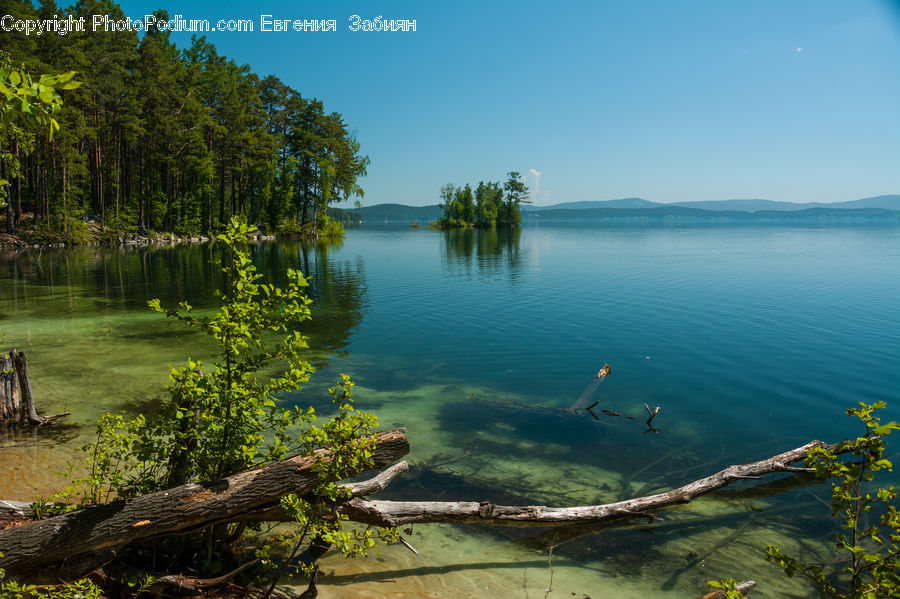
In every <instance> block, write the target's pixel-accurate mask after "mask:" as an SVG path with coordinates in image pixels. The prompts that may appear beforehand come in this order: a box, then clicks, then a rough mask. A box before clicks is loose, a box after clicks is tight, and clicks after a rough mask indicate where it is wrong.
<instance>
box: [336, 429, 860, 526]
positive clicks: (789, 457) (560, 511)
mask: <svg viewBox="0 0 900 599" xmlns="http://www.w3.org/2000/svg"><path fill="white" fill-rule="evenodd" d="M816 447H828V448H829V449H831V450H836V449H837V446H829V445H826V444H825V443H823V442H821V441H812V442H810V443H807V444H806V445H803V446H801V447H798V448H796V449H792V450H790V451H786V452H784V453H781V454H778V455H776V456H773V457H770V458H767V459H765V460H760V461H758V462H753V463H750V464H744V465H735V466H729V467H728V468H725V469H724V470H721V471H719V472H717V473H715V474H713V475H711V476H707V477H705V478H701V479H699V480H695V481H693V482H691V483H688V484H686V485H684V486H682V487H679V488H677V489H673V490H671V491H667V492H665V493H657V494H654V495H647V496H644V497H638V498H635V499H628V500H625V501H617V502H615V503H607V504H604V505H591V506H579V507H547V506H543V505H528V506H514V505H494V504H492V503H488V502H477V501H456V502H446V501H376V500H367V499H362V498H358V497H356V498H353V499H351V500H350V501H348V502H347V503H345V504H343V505H341V507H340V509H341V512H342V513H344V514H345V515H346V516H347V517H348V518H350V519H351V520H354V521H356V522H361V523H363V524H371V525H376V526H401V525H405V524H413V523H420V522H460V523H467V524H489V525H492V526H552V525H557V524H575V523H588V522H602V521H606V520H618V519H626V518H627V519H633V518H647V519H649V520H651V521H652V520H653V519H654V518H655V517H656V514H655V512H656V511H658V510H660V509H662V508H666V507H670V506H674V505H681V504H686V503H690V502H691V500H693V499H694V498H695V497H698V496H699V495H703V494H705V493H709V492H711V491H715V490H717V489H721V488H722V487H725V486H727V485H729V484H731V483H733V482H735V481H739V480H747V479H756V478H759V477H761V476H762V475H764V474H773V473H777V472H788V473H798V472H802V473H808V472H813V470H812V469H811V468H795V467H793V466H790V464H793V463H794V462H799V461H800V460H803V459H805V458H806V454H807V453H808V452H809V450H811V449H813V448H816ZM850 449H851V448H848V449H847V450H848V451H849V450H850Z"/></svg>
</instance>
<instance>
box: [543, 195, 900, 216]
mask: <svg viewBox="0 0 900 599" xmlns="http://www.w3.org/2000/svg"><path fill="white" fill-rule="evenodd" d="M667 206H684V207H686V208H699V209H700V210H713V211H722V210H729V211H730V210H736V211H738V212H757V211H759V210H809V209H810V208H827V209H834V208H848V209H856V208H884V209H885V210H900V195H886V196H876V197H873V198H863V199H861V200H852V201H849V202H832V203H824V202H810V203H807V204H798V203H796V202H776V201H774V200H708V201H703V202H674V203H671V204H663V203H660V202H651V201H649V200H642V199H641V198H622V199H619V200H602V201H596V202H566V203H564V204H554V205H553V206H532V205H526V206H525V210H527V211H530V212H533V211H541V210H586V209H591V208H664V207H667Z"/></svg>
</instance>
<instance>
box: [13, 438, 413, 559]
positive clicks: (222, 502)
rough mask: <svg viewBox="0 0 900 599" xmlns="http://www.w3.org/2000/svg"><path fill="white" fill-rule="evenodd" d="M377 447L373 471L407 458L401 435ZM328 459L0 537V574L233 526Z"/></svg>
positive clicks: (305, 481) (309, 483)
mask: <svg viewBox="0 0 900 599" xmlns="http://www.w3.org/2000/svg"><path fill="white" fill-rule="evenodd" d="M376 443H377V445H376V447H375V449H374V450H373V454H374V462H375V463H374V466H373V467H374V468H379V467H382V466H386V465H387V464H390V463H391V462H395V461H397V460H398V459H399V458H401V457H403V456H404V455H406V453H408V452H409V442H408V441H407V439H406V435H405V434H404V431H402V430H395V431H390V432H386V433H379V434H378V435H376ZM327 455H328V452H327V450H319V451H318V452H317V453H316V456H312V457H295V458H289V459H286V460H281V461H279V462H275V463H273V464H269V465H267V466H265V467H263V468H259V469H257V470H251V471H248V472H241V473H239V474H235V475H234V476H231V477H228V478H225V479H222V480H218V481H214V482H211V483H207V484H187V485H182V486H180V487H175V488H173V489H169V490H166V491H158V492H156V493H151V494H148V495H142V496H140V497H135V498H133V499H129V500H122V501H115V502H112V503H109V504H105V505H100V506H96V507H90V508H86V509H83V510H79V511H76V512H72V513H69V514H65V515H62V516H56V517H53V518H48V519H46V520H39V521H37V522H31V523H28V524H23V525H21V526H17V527H14V528H9V529H7V530H3V531H0V552H2V553H3V554H4V557H2V558H0V568H5V569H6V570H7V573H8V574H11V575H15V574H18V573H20V572H23V571H28V570H32V569H36V568H39V567H41V566H44V565H47V564H52V563H55V562H59V561H63V560H65V559H67V558H70V557H74V556H78V555H82V554H84V553H88V552H91V551H96V550H98V549H104V548H109V547H116V546H119V545H123V544H126V543H129V542H132V541H136V540H139V539H145V538H148V537H153V536H157V535H165V534H171V533H174V532H178V531H183V530H186V529H191V528H197V527H202V526H206V525H209V524H215V523H221V522H232V521H235V520H237V519H238V516H239V515H240V514H243V513H245V512H248V511H252V510H254V509H256V508H259V507H261V506H264V505H268V504H273V503H277V501H278V499H279V498H280V497H283V496H284V495H288V494H290V493H306V492H309V491H311V490H312V489H313V488H315V486H316V485H318V484H320V482H321V481H320V480H319V478H318V477H317V476H316V475H315V474H314V473H313V472H312V467H313V465H314V464H315V462H316V460H317V459H322V458H326V457H327Z"/></svg>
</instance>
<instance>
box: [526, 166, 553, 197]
mask: <svg viewBox="0 0 900 599" xmlns="http://www.w3.org/2000/svg"><path fill="white" fill-rule="evenodd" d="M542 175H543V173H542V172H541V171H539V170H537V169H534V168H530V169H528V172H527V173H526V174H525V176H524V177H522V181H524V182H525V183H526V184H527V185H528V186H529V187H530V189H529V192H530V195H531V201H532V202H534V203H535V204H548V203H549V202H550V191H549V190H547V189H541V176H542Z"/></svg>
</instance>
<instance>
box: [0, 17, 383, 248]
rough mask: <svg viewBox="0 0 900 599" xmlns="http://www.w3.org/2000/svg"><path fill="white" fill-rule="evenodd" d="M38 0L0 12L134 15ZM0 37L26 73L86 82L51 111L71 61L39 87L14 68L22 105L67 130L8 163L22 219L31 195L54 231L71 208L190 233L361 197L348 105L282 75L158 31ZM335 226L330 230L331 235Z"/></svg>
mask: <svg viewBox="0 0 900 599" xmlns="http://www.w3.org/2000/svg"><path fill="white" fill-rule="evenodd" d="M38 4H41V3H31V2H11V3H7V4H6V5H4V6H5V8H4V12H5V13H6V12H8V13H9V14H10V16H12V17H13V18H15V19H42V18H47V17H48V16H49V15H58V16H59V18H60V19H66V18H67V17H68V16H70V15H71V16H72V17H74V18H76V19H78V18H85V19H87V20H90V19H91V18H92V16H93V14H95V13H96V14H100V13H103V14H106V15H109V17H110V18H111V19H114V20H119V19H124V18H125V14H124V12H123V11H122V9H121V7H120V6H118V5H117V4H116V3H115V2H106V3H100V4H98V3H97V2H76V3H73V5H72V6H69V7H63V6H59V7H57V6H56V5H55V4H53V5H48V4H46V3H43V4H42V5H41V6H35V5H38ZM164 12H165V11H161V12H160V13H159V15H158V17H159V18H162V17H163V13H164ZM0 48H2V49H4V50H7V51H8V52H9V53H10V54H11V55H12V58H13V60H14V61H15V63H16V64H19V63H21V64H23V65H25V68H24V70H23V72H26V71H31V72H43V71H45V70H49V71H54V72H62V71H70V70H72V69H75V70H77V72H78V78H79V79H81V80H83V82H84V84H83V85H82V87H81V88H80V89H77V90H75V92H74V93H72V94H70V95H68V96H67V97H66V104H65V106H63V107H62V108H59V109H57V108H53V109H52V111H51V112H50V113H49V115H42V114H41V113H40V108H41V106H44V103H43V101H42V100H46V99H49V100H50V101H51V102H53V103H54V105H55V101H56V100H55V96H54V95H53V94H54V93H56V92H58V91H59V90H61V89H70V88H71V87H72V86H74V85H75V84H74V83H73V80H72V79H66V78H67V77H69V75H70V73H68V72H67V73H66V74H65V75H61V76H59V77H57V78H55V79H54V78H52V77H48V78H44V79H41V80H39V81H32V83H35V84H36V87H27V86H25V85H24V83H21V84H19V85H17V86H12V83H15V82H17V81H19V79H21V80H22V81H23V82H25V83H27V80H26V77H25V76H24V75H23V74H22V73H19V71H20V70H22V69H19V68H18V67H16V69H13V70H14V71H16V72H15V73H14V74H11V75H10V77H11V78H12V82H10V80H9V78H7V79H6V80H5V83H4V85H5V86H6V87H5V89H8V90H10V94H11V97H12V99H13V101H14V107H16V110H17V111H21V109H22V106H23V101H24V102H26V103H27V104H26V108H27V109H28V110H31V111H32V112H33V113H35V114H36V115H37V116H38V117H41V118H42V117H43V116H48V117H49V119H52V121H50V120H46V121H45V125H46V126H47V127H51V128H53V129H54V130H56V128H57V126H58V127H59V128H60V129H59V130H58V131H57V133H56V135H55V136H54V139H53V143H49V142H48V141H47V140H46V139H36V140H35V139H32V140H31V142H29V143H30V145H31V148H30V149H29V152H30V153H31V154H32V156H33V157H34V162H35V163H36V164H38V165H40V166H41V167H43V168H40V169H37V170H35V171H32V172H33V175H32V176H29V177H24V176H19V173H18V172H16V171H14V169H9V168H8V169H7V171H6V173H4V174H2V176H3V177H5V178H6V179H9V180H10V181H12V182H13V185H12V187H13V190H14V193H18V191H19V190H21V194H20V195H19V196H17V198H16V199H17V200H21V201H14V202H11V203H10V204H11V208H13V210H14V211H15V217H14V219H13V221H14V222H15V223H19V222H20V221H21V220H22V218H23V213H22V210H24V209H25V208H20V206H24V207H27V206H29V205H34V206H35V211H34V212H35V215H36V219H37V220H40V221H46V222H47V223H50V224H52V226H53V227H54V230H55V231H58V227H60V226H64V224H63V223H60V222H59V220H58V219H54V218H53V217H54V215H56V214H59V213H61V212H63V211H67V210H69V209H72V208H77V209H79V210H81V211H83V212H84V213H86V214H90V215H91V216H92V217H96V218H94V220H98V221H99V222H100V223H101V224H102V225H103V227H112V228H113V229H119V228H120V227H123V228H131V227H134V228H138V229H140V230H142V231H143V232H146V231H147V230H150V229H153V230H166V231H174V232H176V233H178V234H179V235H182V236H184V235H188V234H196V233H201V232H204V233H207V234H210V233H215V232H216V231H218V229H219V228H220V227H222V226H224V225H226V224H227V223H228V222H229V220H230V219H231V218H232V217H234V216H240V217H242V218H245V219H247V220H248V221H249V222H267V224H268V225H269V230H275V229H276V228H277V225H278V224H279V223H280V222H281V221H282V220H284V219H297V220H298V221H299V222H300V223H301V225H302V226H303V227H310V228H311V229H316V228H318V227H320V226H321V225H322V223H321V221H320V219H319V216H320V215H324V213H325V211H326V209H327V208H328V207H329V206H330V205H332V204H336V203H339V202H343V201H347V200H351V201H352V198H353V197H356V196H362V195H363V190H362V187H361V186H360V181H361V179H362V177H364V176H365V175H366V170H367V168H368V164H369V159H368V157H366V156H365V155H364V154H363V153H362V151H361V145H360V143H359V141H358V140H357V139H356V138H355V136H354V134H353V133H352V128H351V127H349V126H348V125H347V123H345V122H344V120H343V117H342V116H341V115H340V114H338V113H336V112H333V111H331V110H328V109H327V108H326V107H325V106H324V104H323V102H321V101H319V100H316V99H314V98H307V97H304V96H302V95H301V94H300V92H299V91H297V90H295V89H293V88H291V87H290V86H288V85H286V84H285V83H283V82H282V81H280V80H279V79H278V78H277V77H274V76H268V77H262V76H259V75H257V74H256V73H254V72H252V71H251V69H250V68H249V67H248V66H247V65H242V64H238V63H237V62H235V61H234V60H230V59H228V58H227V57H225V56H222V55H220V54H219V53H218V52H217V50H216V47H215V46H214V45H213V44H212V43H210V42H209V41H208V40H207V39H206V38H205V37H195V38H194V39H192V40H191V42H190V46H189V47H187V48H185V49H183V50H179V48H178V47H176V45H175V44H174V43H173V41H172V40H171V39H170V36H169V34H168V32H160V31H149V32H147V34H145V35H142V36H140V37H139V36H138V35H137V34H136V33H134V32H122V31H119V32H112V31H110V32H107V31H96V32H93V33H92V34H91V35H66V36H59V35H41V36H37V35H24V33H22V32H15V31H11V32H5V33H4V35H3V36H0ZM10 73H12V71H10ZM41 86H43V87H41ZM13 87H15V89H13ZM34 94H37V95H34ZM3 97H4V96H3V94H0V99H3ZM53 123H56V125H54V124H53ZM45 128H46V127H45ZM32 137H33V135H32ZM2 141H3V144H2V145H0V151H2V152H3V153H4V154H5V155H8V156H11V157H16V159H18V157H21V155H22V154H23V151H24V149H25V143H26V140H25V137H24V136H20V137H19V138H18V139H17V140H16V141H12V140H10V139H9V138H8V136H4V137H3V138H2ZM10 164H11V163H10ZM51 165H52V167H51ZM334 234H335V233H334V230H333V228H332V230H331V231H330V232H329V233H328V235H334ZM319 236H322V233H319Z"/></svg>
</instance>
